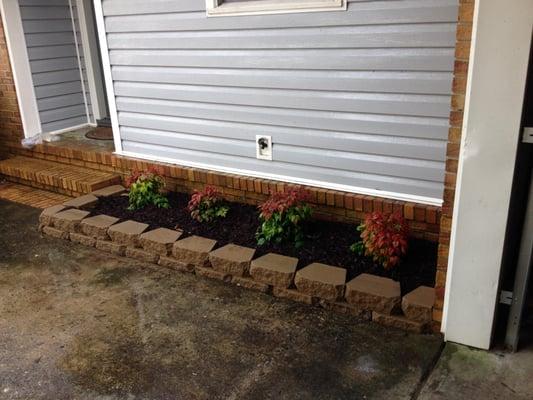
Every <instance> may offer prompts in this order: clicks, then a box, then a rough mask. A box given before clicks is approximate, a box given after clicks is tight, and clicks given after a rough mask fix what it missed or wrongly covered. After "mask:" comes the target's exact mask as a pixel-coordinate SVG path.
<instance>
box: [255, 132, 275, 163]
mask: <svg viewBox="0 0 533 400" xmlns="http://www.w3.org/2000/svg"><path fill="white" fill-rule="evenodd" d="M255 150H256V156H257V158H258V159H259V160H271V161H272V136H262V135H257V136H256V137H255Z"/></svg>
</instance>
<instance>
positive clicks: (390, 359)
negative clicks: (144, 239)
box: [0, 201, 441, 400]
mask: <svg viewBox="0 0 533 400" xmlns="http://www.w3.org/2000/svg"><path fill="white" fill-rule="evenodd" d="M38 214H39V210H36V209H32V208H29V207H26V206H22V205H18V204H14V203H9V202H6V201H0V243H1V244H2V247H1V251H0V399H54V400H59V399H106V400H112V399H131V400H133V399H143V400H144V399H187V400H189V399H291V400H297V399H352V400H353V399H395V400H399V399H409V398H411V397H412V395H413V394H415V393H417V391H418V390H419V389H420V381H421V378H422V377H423V376H424V374H426V373H427V372H428V371H429V368H430V366H431V365H432V363H433V362H434V360H435V358H436V355H438V353H439V350H440V348H441V340H440V338H439V337H438V336H431V335H425V336H422V335H414V334H408V333H405V332H401V331H398V330H394V329H387V328H383V327H380V326H378V325H375V324H372V323H369V322H364V321H359V320H357V319H354V318H352V317H348V316H343V315H336V314H333V313H331V312H328V311H325V310H322V309H318V308H313V307H309V306H306V305H300V304H297V303H292V302H289V301H284V300H280V299H275V298H273V297H271V296H269V295H264V294H260V293H256V292H253V291H249V290H244V289H241V288H238V287H234V286H230V285H227V284H224V283H221V282H217V281H210V280H207V279H204V278H201V277H196V276H194V275H186V274H182V273H177V272H172V271H169V270H165V269H163V268H158V267H156V266H150V265H148V264H143V263H140V262H135V261H130V260H126V259H121V258H116V257H113V256H111V255H109V254H106V253H103V252H100V251H98V250H95V249H92V248H88V247H84V246H81V245H76V244H73V243H69V242H67V241H61V240H55V239H52V238H48V237H42V236H41V235H40V234H39V233H38V232H37V230H36V225H37V216H38Z"/></svg>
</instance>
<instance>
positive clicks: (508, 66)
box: [442, 0, 533, 349]
mask: <svg viewBox="0 0 533 400" xmlns="http://www.w3.org/2000/svg"><path fill="white" fill-rule="evenodd" d="M532 26H533V1H532V0H513V1H508V0H479V1H476V8H475V14H474V25H473V29H474V31H473V38H472V48H471V56H470V65H469V71H468V85H467V97H466V104H465V115H464V125H463V134H462V142H461V152H460V158H459V168H458V174H457V189H456V196H455V207H454V214H453V222H452V235H451V242H450V256H449V265H448V275H447V282H446V294H445V299H444V314H443V323H442V329H443V332H444V334H445V338H446V340H449V341H453V342H458V343H463V344H466V345H470V346H474V347H479V348H484V349H487V348H489V346H490V344H491V337H492V329H493V323H494V311H495V306H496V301H497V298H498V293H497V292H498V284H499V277H500V268H501V261H502V252H503V243H504V237H505V229H506V223H507V213H508V210H509V201H510V194H511V185H512V181H513V172H514V163H515V158H516V150H517V145H518V141H519V130H520V121H521V114H522V103H523V98H524V88H525V82H526V75H527V67H528V60H529V52H530V46H531V34H532Z"/></svg>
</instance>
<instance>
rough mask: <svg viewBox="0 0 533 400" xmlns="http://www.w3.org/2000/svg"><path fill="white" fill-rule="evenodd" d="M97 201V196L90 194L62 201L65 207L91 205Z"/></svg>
mask: <svg viewBox="0 0 533 400" xmlns="http://www.w3.org/2000/svg"><path fill="white" fill-rule="evenodd" d="M97 202H98V198H97V197H96V196H93V195H92V194H86V195H84V196H80V197H76V198H74V199H71V200H68V201H66V202H64V203H63V205H64V206H65V207H74V208H83V207H91V206H93V205H94V204H96V203H97Z"/></svg>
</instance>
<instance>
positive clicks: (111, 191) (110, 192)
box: [91, 185, 126, 197]
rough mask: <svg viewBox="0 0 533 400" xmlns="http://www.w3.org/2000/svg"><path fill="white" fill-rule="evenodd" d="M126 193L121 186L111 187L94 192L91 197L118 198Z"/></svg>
mask: <svg viewBox="0 0 533 400" xmlns="http://www.w3.org/2000/svg"><path fill="white" fill-rule="evenodd" d="M125 191H126V188H125V187H124V186H122V185H111V186H107V187H105V188H102V189H98V190H95V191H93V192H91V194H92V195H93V196H96V197H109V196H118V195H120V194H122V193H124V192H125Z"/></svg>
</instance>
